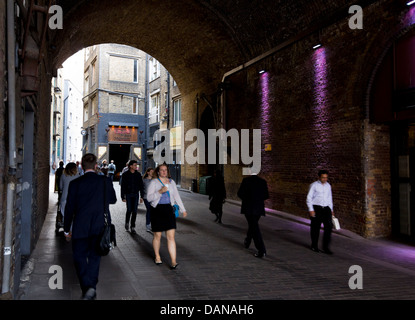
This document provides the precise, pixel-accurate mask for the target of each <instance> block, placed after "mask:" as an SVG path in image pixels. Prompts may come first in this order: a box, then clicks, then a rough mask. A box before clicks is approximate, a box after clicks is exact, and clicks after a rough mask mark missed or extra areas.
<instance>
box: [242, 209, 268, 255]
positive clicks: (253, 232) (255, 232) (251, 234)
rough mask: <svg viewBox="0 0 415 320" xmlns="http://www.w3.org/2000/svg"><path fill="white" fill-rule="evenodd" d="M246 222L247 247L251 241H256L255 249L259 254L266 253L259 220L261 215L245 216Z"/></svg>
mask: <svg viewBox="0 0 415 320" xmlns="http://www.w3.org/2000/svg"><path fill="white" fill-rule="evenodd" d="M245 218H246V221H248V232H247V234H246V239H245V241H246V245H249V244H250V243H251V240H254V244H255V248H256V249H257V250H258V253H260V254H262V253H266V250H265V244H264V240H263V239H262V234H261V230H260V229H259V224H258V222H259V219H260V218H261V216H260V215H254V214H245Z"/></svg>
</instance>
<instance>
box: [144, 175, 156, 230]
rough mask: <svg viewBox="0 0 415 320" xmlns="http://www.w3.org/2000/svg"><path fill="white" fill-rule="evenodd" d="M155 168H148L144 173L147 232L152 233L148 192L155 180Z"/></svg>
mask: <svg viewBox="0 0 415 320" xmlns="http://www.w3.org/2000/svg"><path fill="white" fill-rule="evenodd" d="M153 173H154V168H147V170H146V172H145V173H144V177H143V183H144V196H143V200H144V204H145V205H146V209H147V212H146V229H147V232H151V219H150V210H151V208H150V202H148V200H147V191H148V187H149V185H150V182H151V180H152V179H153Z"/></svg>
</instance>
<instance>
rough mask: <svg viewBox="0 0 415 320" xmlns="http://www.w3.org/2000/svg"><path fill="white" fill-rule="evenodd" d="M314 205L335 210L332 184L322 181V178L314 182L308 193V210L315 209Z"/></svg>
mask: <svg viewBox="0 0 415 320" xmlns="http://www.w3.org/2000/svg"><path fill="white" fill-rule="evenodd" d="M313 205H316V206H322V207H330V209H331V211H333V196H332V193H331V186H330V184H329V183H328V182H326V183H321V181H320V180H318V181H316V182H313V183H312V184H311V185H310V189H309V191H308V194H307V207H308V211H314V208H313Z"/></svg>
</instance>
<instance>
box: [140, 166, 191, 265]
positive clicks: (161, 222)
mask: <svg viewBox="0 0 415 320" xmlns="http://www.w3.org/2000/svg"><path fill="white" fill-rule="evenodd" d="M153 178H154V179H153V180H151V182H150V184H149V186H148V191H147V200H148V201H149V202H150V205H151V206H150V220H151V228H152V231H153V249H154V254H155V260H154V262H155V264H156V265H161V264H162V261H161V257H160V242H161V234H162V232H164V231H165V232H166V237H167V247H168V250H169V254H170V258H171V267H170V268H171V269H176V268H177V266H178V263H177V261H176V241H175V230H176V215H175V209H174V208H173V207H174V205H176V203H177V206H178V207H179V210H180V211H182V212H183V217H187V212H186V209H185V207H184V205H183V202H182V200H181V198H180V195H179V192H178V190H177V187H176V183H175V182H174V180H172V179H170V173H169V169H168V167H167V165H166V164H161V165H159V166H158V167H157V168H156V169H155V170H154V176H153ZM176 208H177V207H176ZM176 210H177V209H176Z"/></svg>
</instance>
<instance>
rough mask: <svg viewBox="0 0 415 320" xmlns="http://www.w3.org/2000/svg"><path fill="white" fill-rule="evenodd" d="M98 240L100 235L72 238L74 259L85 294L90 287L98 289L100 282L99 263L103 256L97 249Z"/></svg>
mask: <svg viewBox="0 0 415 320" xmlns="http://www.w3.org/2000/svg"><path fill="white" fill-rule="evenodd" d="M98 241H99V237H98V236H92V237H90V238H81V239H72V251H73V259H74V264H75V269H76V273H77V275H78V279H79V282H80V285H81V290H82V293H83V294H85V292H86V291H87V290H88V288H94V289H95V290H96V286H97V283H98V274H99V264H100V261H101V256H100V255H98V253H97V251H96V248H97V245H98Z"/></svg>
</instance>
